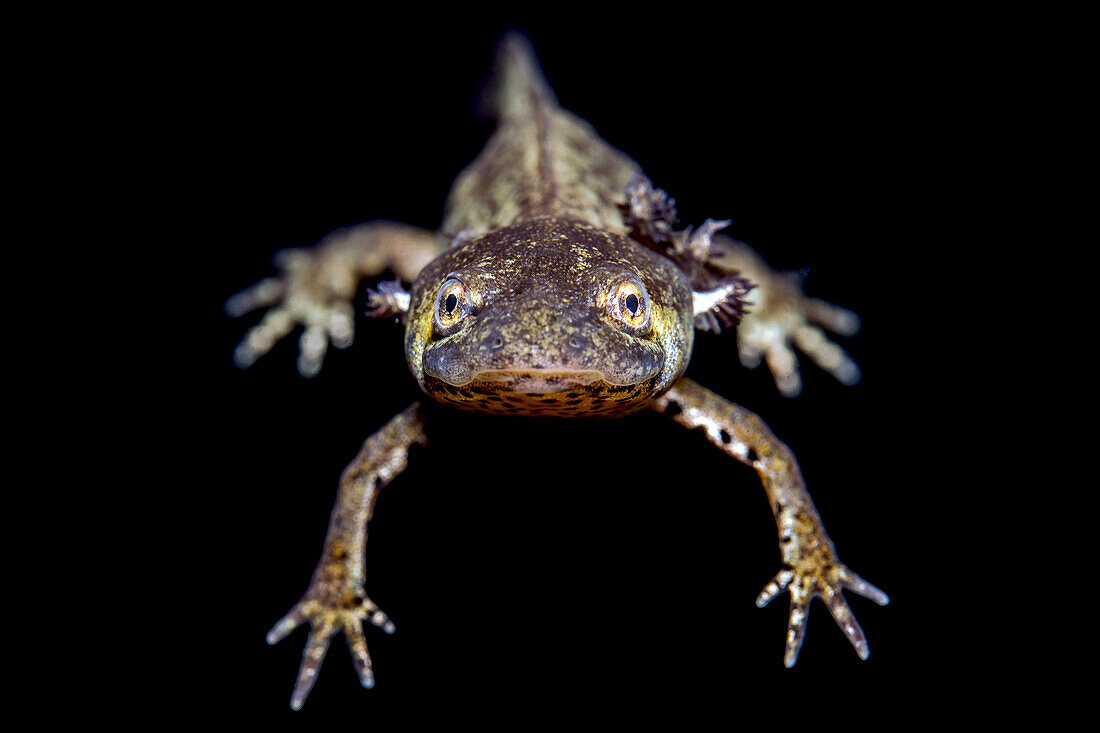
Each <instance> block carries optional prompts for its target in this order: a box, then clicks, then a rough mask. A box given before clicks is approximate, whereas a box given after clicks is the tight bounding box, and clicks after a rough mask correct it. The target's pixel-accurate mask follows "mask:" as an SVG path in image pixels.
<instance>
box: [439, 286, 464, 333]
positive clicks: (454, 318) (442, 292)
mask: <svg viewBox="0 0 1100 733" xmlns="http://www.w3.org/2000/svg"><path fill="white" fill-rule="evenodd" d="M470 310H471V307H470V291H469V288H467V287H466V283H464V282H462V281H461V280H459V279H458V278H456V277H449V278H447V280H446V281H445V282H444V283H443V286H442V287H440V288H439V293H438V294H437V295H436V296H435V325H436V328H438V329H440V330H441V331H444V332H446V331H448V330H449V329H451V328H453V327H454V326H455V325H457V324H458V322H459V321H461V320H462V319H463V318H465V317H466V316H468V315H469V314H470Z"/></svg>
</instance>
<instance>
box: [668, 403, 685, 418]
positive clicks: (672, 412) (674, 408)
mask: <svg viewBox="0 0 1100 733" xmlns="http://www.w3.org/2000/svg"><path fill="white" fill-rule="evenodd" d="M683 411H684V408H682V407H680V405H679V403H677V402H675V401H674V400H669V401H668V404H666V405H665V414H666V415H668V416H669V417H676V416H677V415H679V414H680V413H681V412H683Z"/></svg>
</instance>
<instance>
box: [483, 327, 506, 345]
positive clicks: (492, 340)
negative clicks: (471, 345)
mask: <svg viewBox="0 0 1100 733" xmlns="http://www.w3.org/2000/svg"><path fill="white" fill-rule="evenodd" d="M483 343H484V344H485V345H486V346H488V347H489V348H490V349H499V348H500V347H502V346H504V337H503V336H501V335H500V331H497V330H496V329H495V328H494V329H493V330H492V331H490V332H489V335H488V336H486V337H485V341H484V342H483Z"/></svg>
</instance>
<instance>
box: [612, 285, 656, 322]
mask: <svg viewBox="0 0 1100 733" xmlns="http://www.w3.org/2000/svg"><path fill="white" fill-rule="evenodd" d="M608 307H609V309H610V311H611V315H612V317H614V318H615V319H617V320H619V321H621V322H622V323H625V324H626V325H628V326H630V327H631V328H632V329H637V330H646V329H648V327H649V293H647V292H646V289H645V286H644V285H642V284H641V283H640V282H639V281H638V280H635V279H634V278H630V279H628V280H623V281H622V282H620V283H618V284H617V285H616V286H615V287H614V288H613V289H612V291H611V299H610V301H609V302H608Z"/></svg>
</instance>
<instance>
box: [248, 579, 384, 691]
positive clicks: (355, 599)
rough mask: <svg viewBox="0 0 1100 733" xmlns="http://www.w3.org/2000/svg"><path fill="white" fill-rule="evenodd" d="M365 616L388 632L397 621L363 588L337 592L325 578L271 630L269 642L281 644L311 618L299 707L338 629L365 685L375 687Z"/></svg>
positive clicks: (298, 684) (300, 674) (301, 671)
mask: <svg viewBox="0 0 1100 733" xmlns="http://www.w3.org/2000/svg"><path fill="white" fill-rule="evenodd" d="M364 620H368V621H370V622H371V623H372V624H374V625H375V626H377V627H378V628H380V629H382V630H383V631H385V632H386V633H387V634H392V633H393V632H394V625H393V622H392V621H390V619H389V617H387V616H386V614H385V613H383V612H382V609H380V608H379V607H378V606H377V605H375V604H374V602H373V601H371V599H369V598H367V596H366V595H365V594H364V593H363V592H362V591H361V590H351V591H347V592H344V593H333V592H332V590H331V588H330V586H329V585H328V584H327V583H324V582H320V583H318V582H316V581H315V582H314V583H313V584H312V585H311V586H310V589H309V591H308V592H307V593H306V595H305V596H304V597H303V598H302V600H300V601H298V603H296V604H295V605H294V608H292V609H291V610H290V613H288V614H287V615H286V616H283V618H282V619H280V620H279V622H278V623H277V624H275V625H274V626H273V627H272V628H271V631H269V632H267V643H268V644H277V643H278V642H279V641H281V640H282V639H283V637H285V636H286V635H287V634H289V633H290V632H291V631H293V630H294V629H296V628H298V626H300V625H301V624H302V623H304V622H309V625H310V630H309V639H308V640H307V641H306V646H305V649H304V650H303V651H302V665H301V667H300V668H299V670H298V681H297V682H296V683H295V685H294V692H293V693H292V695H291V698H290V707H292V708H293V709H295V710H299V709H300V708H301V707H302V704H303V703H304V702H305V699H306V696H307V695H309V692H310V690H312V689H313V684H314V683H315V682H316V681H317V673H318V671H319V670H320V668H321V662H322V661H324V658H325V653H326V652H328V647H329V643H330V642H331V641H332V637H333V636H334V635H335V634H336V633H337V632H343V634H344V638H345V639H346V640H347V643H348V650H349V651H350V652H351V658H352V661H353V662H354V663H355V669H356V672H358V674H359V682H360V683H362V685H363V687H366V688H368V689H369V688H371V687H374V672H373V670H372V668H371V661H370V654H369V653H368V652H367V640H366V637H365V636H364V634H363V624H362V622H363V621H364Z"/></svg>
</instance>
